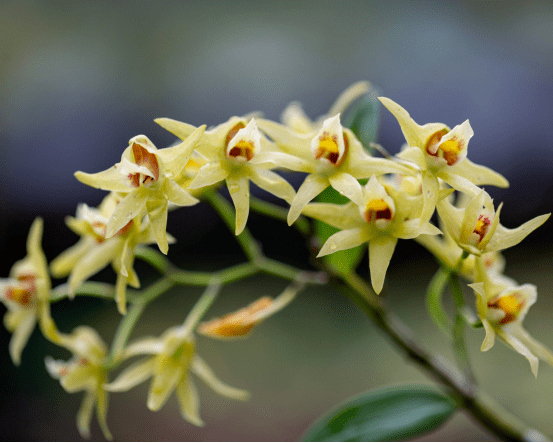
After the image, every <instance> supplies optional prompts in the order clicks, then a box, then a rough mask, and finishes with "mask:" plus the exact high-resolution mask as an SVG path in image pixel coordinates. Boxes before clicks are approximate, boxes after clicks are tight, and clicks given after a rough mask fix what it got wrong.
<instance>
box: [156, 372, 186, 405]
mask: <svg viewBox="0 0 553 443" xmlns="http://www.w3.org/2000/svg"><path fill="white" fill-rule="evenodd" d="M185 370H186V368H179V367H175V366H174V365H165V366H162V367H161V368H160V370H159V372H154V376H153V380H152V384H151V385H150V390H149V392H148V402H147V406H148V409H150V410H151V411H159V410H160V409H161V407H162V406H163V405H164V404H165V402H166V401H167V399H168V398H169V396H170V395H171V393H172V392H173V390H174V389H175V387H176V386H177V383H178V382H179V380H180V378H181V377H182V376H183V374H184V371H185Z"/></svg>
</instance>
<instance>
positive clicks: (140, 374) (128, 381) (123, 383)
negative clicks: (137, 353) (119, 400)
mask: <svg viewBox="0 0 553 443" xmlns="http://www.w3.org/2000/svg"><path fill="white" fill-rule="evenodd" d="M154 367H155V358H152V357H150V358H147V359H145V360H140V361H137V362H135V363H133V364H132V365H130V366H129V367H127V368H125V369H124V370H123V372H121V374H119V376H118V377H117V378H116V379H115V380H113V381H112V382H111V383H107V384H105V385H104V389H105V390H106V391H110V392H122V391H128V390H129V389H131V388H134V387H135V386H137V385H139V384H140V383H142V382H144V381H146V380H147V379H148V378H150V377H151V376H152V373H153V371H154Z"/></svg>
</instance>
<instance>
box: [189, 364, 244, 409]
mask: <svg viewBox="0 0 553 443" xmlns="http://www.w3.org/2000/svg"><path fill="white" fill-rule="evenodd" d="M191 369H192V372H194V374H196V375H197V376H198V377H200V378H201V379H202V380H203V381H204V383H205V384H206V385H208V386H209V387H210V388H211V389H213V390H214V391H215V392H216V393H217V394H219V395H222V396H224V397H228V398H233V399H235V400H247V399H248V398H249V397H250V394H249V392H247V391H244V390H243V389H238V388H233V387H232V386H229V385H227V384H226V383H223V382H222V381H221V380H219V379H218V378H217V377H216V376H215V374H214V373H213V370H212V369H211V368H210V367H209V366H208V364H207V363H206V362H205V361H204V360H203V359H202V358H201V357H199V356H198V355H195V356H194V358H193V360H192V367H191Z"/></svg>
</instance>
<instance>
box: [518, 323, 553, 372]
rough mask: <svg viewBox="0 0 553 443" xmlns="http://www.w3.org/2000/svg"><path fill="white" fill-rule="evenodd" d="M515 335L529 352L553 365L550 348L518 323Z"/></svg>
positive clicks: (552, 355) (552, 354)
mask: <svg viewBox="0 0 553 443" xmlns="http://www.w3.org/2000/svg"><path fill="white" fill-rule="evenodd" d="M513 326H514V325H513ZM516 336H517V338H518V339H519V340H520V341H521V342H522V343H523V344H524V345H525V346H526V347H527V348H528V349H529V350H530V352H532V353H533V354H535V355H536V356H537V357H538V358H539V359H541V360H543V361H545V362H547V363H549V364H550V365H551V366H553V353H552V352H551V350H549V349H548V348H547V347H545V346H544V345H543V344H541V343H540V342H539V341H537V340H536V339H534V338H533V337H532V336H531V335H530V334H528V332H527V331H526V329H524V328H523V327H522V326H520V325H518V330H517V333H516Z"/></svg>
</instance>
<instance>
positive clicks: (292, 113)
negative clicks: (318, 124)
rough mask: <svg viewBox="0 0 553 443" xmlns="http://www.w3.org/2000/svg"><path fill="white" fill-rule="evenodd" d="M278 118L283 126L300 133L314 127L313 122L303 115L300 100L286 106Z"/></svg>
mask: <svg viewBox="0 0 553 443" xmlns="http://www.w3.org/2000/svg"><path fill="white" fill-rule="evenodd" d="M280 120H281V121H282V123H283V124H284V126H286V127H288V128H290V129H291V130H293V131H295V132H299V133H300V134H307V133H308V132H311V131H312V130H313V129H315V124H314V123H313V122H312V121H311V120H310V119H309V117H307V115H305V112H304V110H303V108H302V107H301V103H300V102H292V103H290V104H289V105H288V106H286V108H285V109H284V111H282V114H281V115H280Z"/></svg>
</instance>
